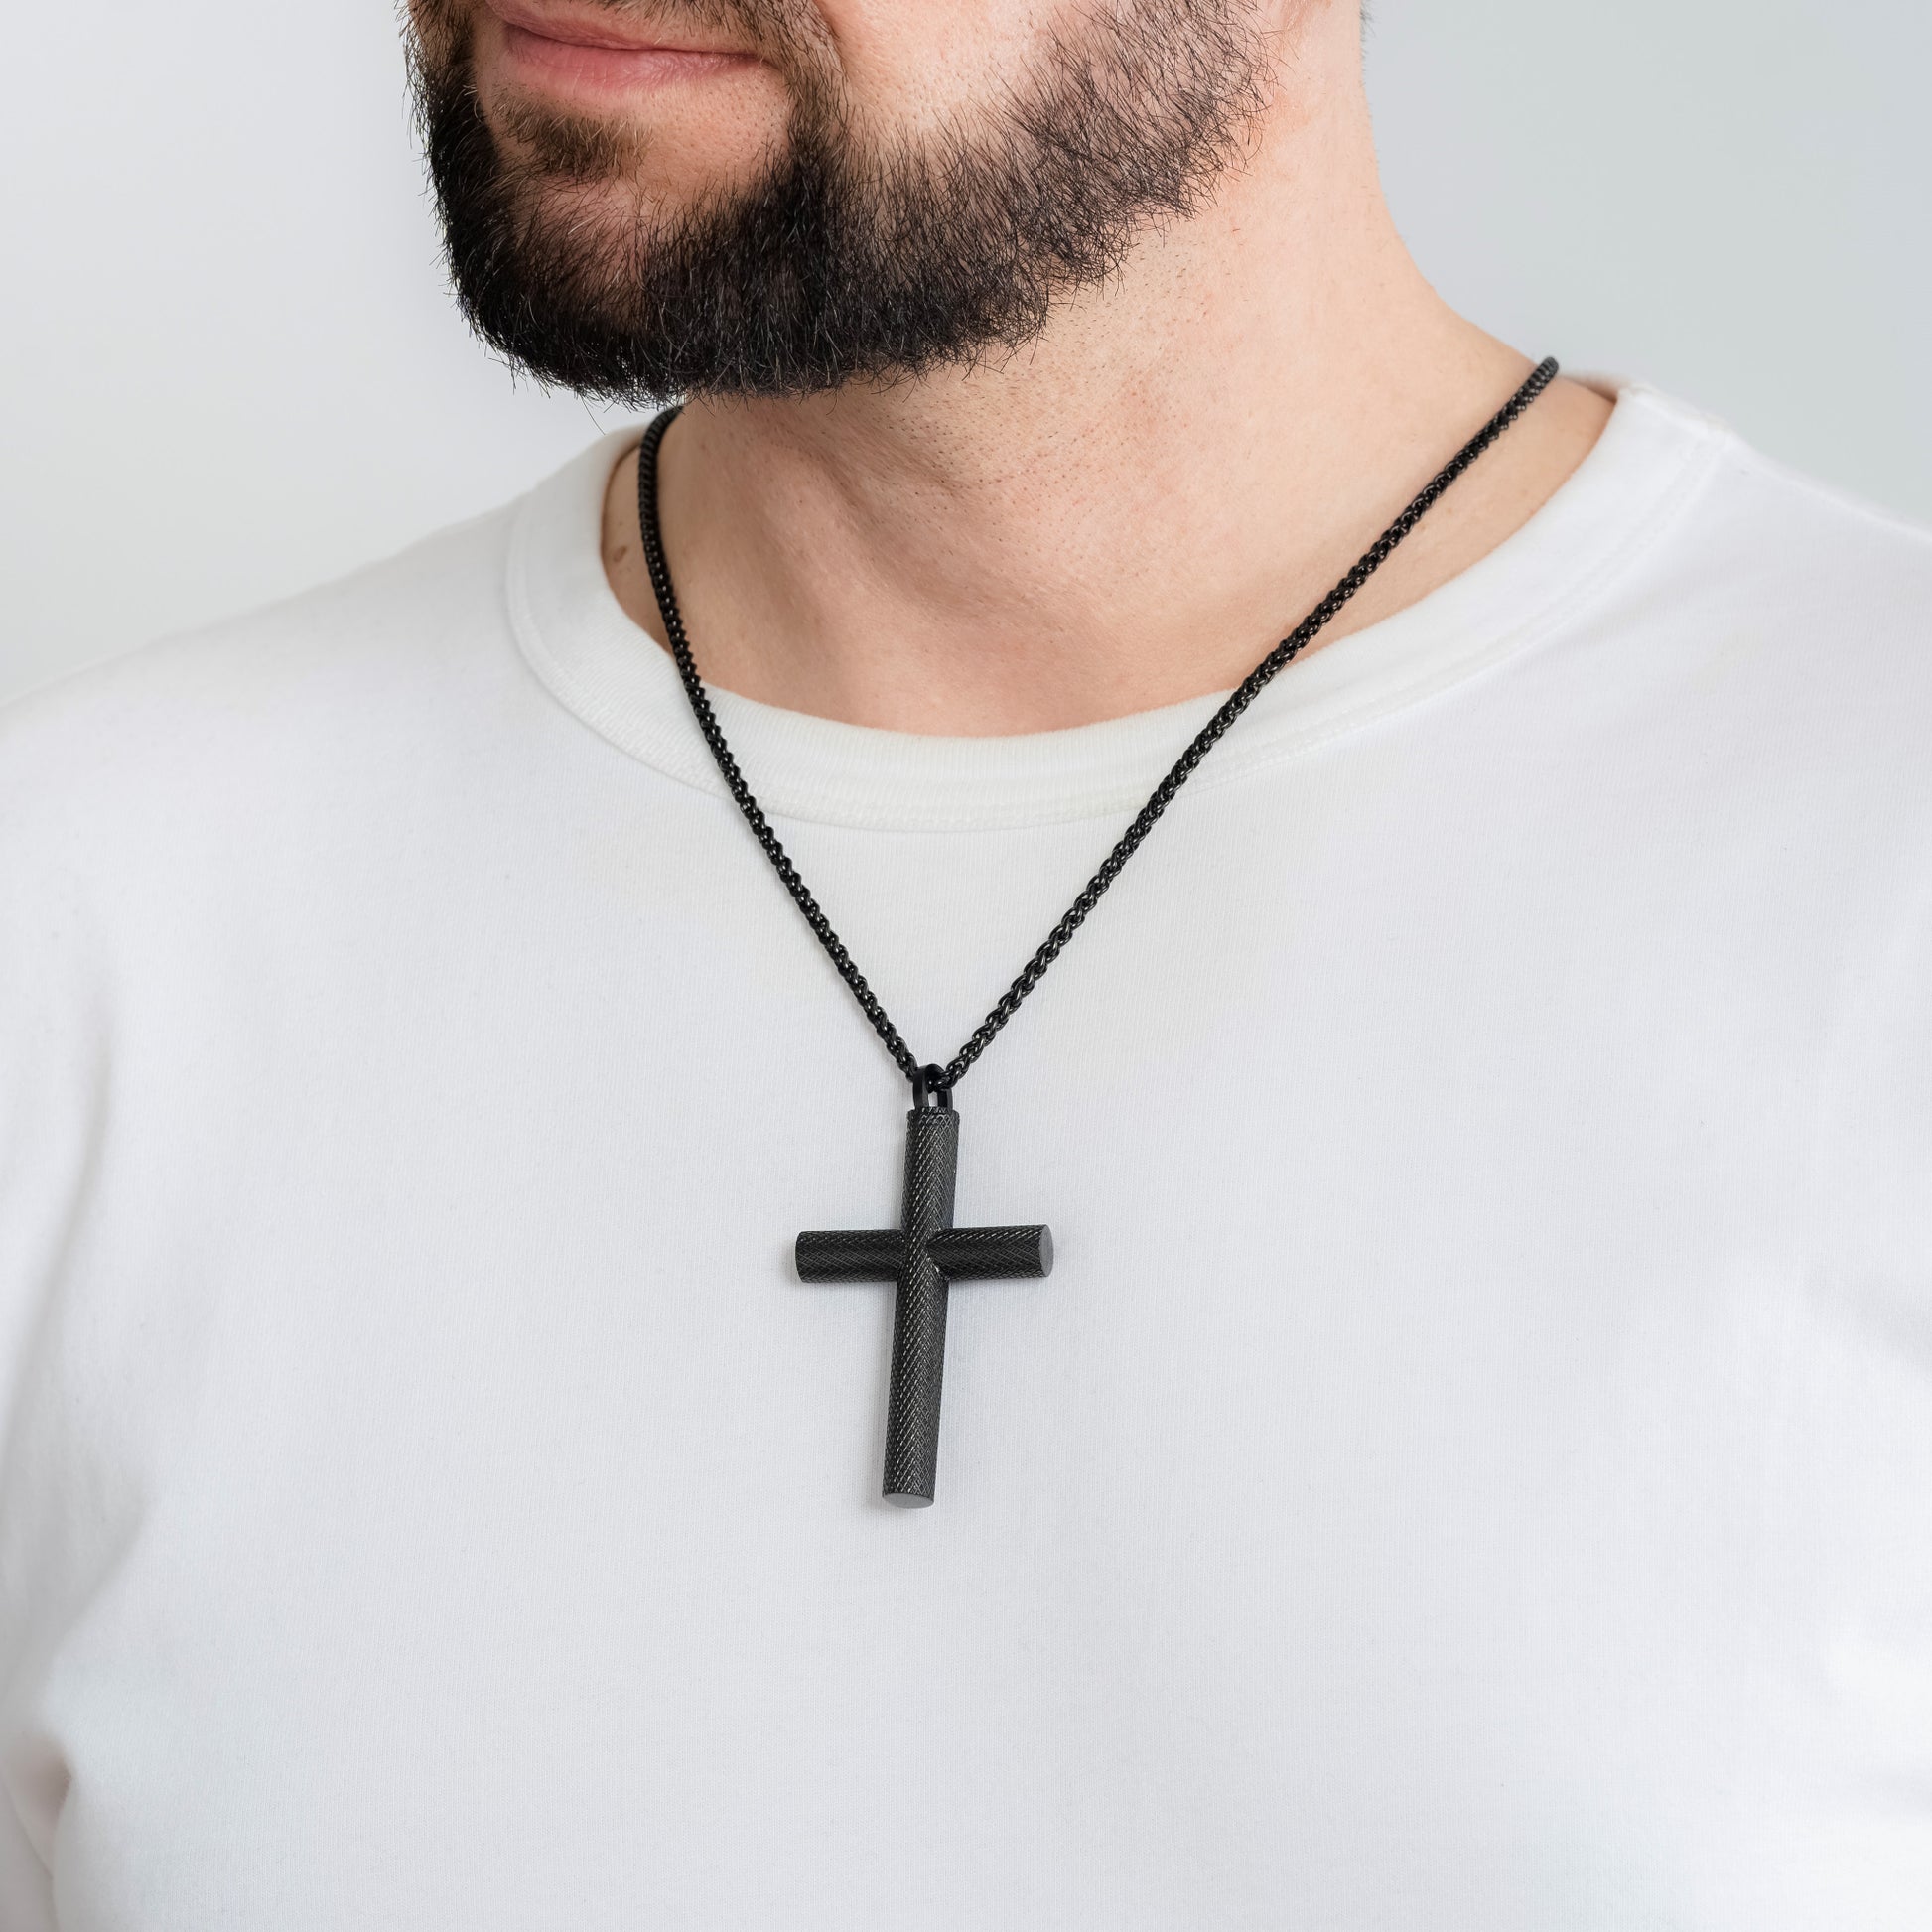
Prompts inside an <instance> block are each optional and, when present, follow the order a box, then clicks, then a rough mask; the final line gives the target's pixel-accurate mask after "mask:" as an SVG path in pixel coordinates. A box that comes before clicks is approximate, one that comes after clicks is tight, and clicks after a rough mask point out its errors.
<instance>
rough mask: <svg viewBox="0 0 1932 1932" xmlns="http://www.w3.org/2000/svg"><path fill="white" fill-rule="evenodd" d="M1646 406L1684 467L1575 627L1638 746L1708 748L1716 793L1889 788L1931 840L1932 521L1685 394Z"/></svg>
mask: <svg viewBox="0 0 1932 1932" xmlns="http://www.w3.org/2000/svg"><path fill="white" fill-rule="evenodd" d="M1628 400H1629V401H1630V403H1631V405H1632V406H1633V408H1634V410H1635V411H1636V412H1638V414H1639V416H1640V418H1641V419H1642V422H1643V434H1644V435H1645V436H1646V437H1647V438H1649V439H1651V440H1652V441H1653V443H1654V445H1655V447H1657V448H1659V449H1670V450H1672V451H1674V452H1679V453H1681V454H1682V457H1683V461H1682V462H1681V464H1679V466H1678V469H1677V472H1676V478H1677V481H1675V482H1674V483H1672V485H1671V487H1670V488H1668V489H1667V490H1660V491H1659V492H1658V502H1659V505H1660V509H1659V513H1658V515H1657V516H1656V517H1654V518H1653V519H1652V520H1651V522H1650V527H1649V529H1648V531H1647V533H1646V536H1645V539H1644V541H1643V543H1642V544H1641V546H1640V547H1638V548H1636V549H1635V550H1634V551H1633V552H1632V553H1631V554H1630V555H1629V556H1627V557H1626V558H1625V559H1624V560H1623V562H1622V565H1621V567H1620V568H1619V570H1618V571H1617V572H1616V573H1615V575H1614V576H1613V577H1612V578H1611V579H1609V580H1608V581H1606V582H1605V583H1603V584H1602V585H1601V586H1599V588H1598V590H1597V593H1596V594H1595V595H1594V596H1593V597H1592V598H1591V599H1590V600H1589V601H1588V603H1587V608H1583V609H1580V610H1579V611H1578V612H1577V613H1576V614H1575V615H1576V624H1575V628H1574V631H1573V633H1572V634H1573V636H1574V637H1575V640H1576V641H1577V642H1578V644H1579V645H1580V646H1582V647H1583V651H1584V661H1587V662H1588V663H1590V664H1592V665H1593V666H1595V667H1596V670H1597V673H1598V674H1599V676H1597V677H1594V678H1592V684H1593V685H1595V684H1599V683H1600V687H1601V688H1602V690H1603V691H1605V692H1606V693H1608V694H1610V695H1609V697H1608V698H1606V702H1613V703H1614V705H1615V706H1616V707H1617V709H1618V711H1619V715H1620V717H1621V719H1622V721H1623V728H1624V729H1626V730H1628V731H1629V732H1631V733H1633V734H1635V736H1634V737H1633V738H1632V739H1631V740H1630V741H1629V742H1630V743H1631V744H1633V745H1640V744H1643V743H1648V742H1652V741H1654V742H1655V744H1656V745H1657V746H1658V747H1659V748H1662V749H1668V750H1669V752H1670V753H1671V755H1672V756H1673V757H1674V758H1675V759H1677V760H1678V768H1679V769H1680V770H1681V771H1682V773H1683V775H1684V777H1685V778H1686V779H1687V780H1688V779H1689V778H1690V777H1691V775H1692V770H1691V768H1690V764H1689V763H1688V762H1687V761H1689V760H1708V763H1707V765H1706V770H1705V775H1706V776H1707V777H1710V778H1714V779H1722V781H1723V782H1722V784H1721V785H1718V786H1716V787H1714V788H1712V795H1713V796H1714V797H1716V796H1718V795H1719V794H1720V792H1722V793H1723V795H1725V796H1726V797H1728V798H1730V799H1731V800H1733V801H1734V802H1736V803H1738V804H1740V805H1741V804H1742V803H1743V802H1745V801H1747V800H1748V799H1751V798H1754V797H1756V796H1758V795H1760V793H1761V792H1763V791H1764V790H1765V789H1766V788H1770V789H1772V790H1777V789H1780V788H1781V789H1782V791H1783V792H1784V794H1785V795H1786V796H1792V795H1795V794H1796V793H1797V792H1799V791H1801V790H1803V789H1805V788H1807V787H1809V788H1811V789H1812V791H1813V792H1814V794H1815V797H1816V800H1817V803H1818V805H1819V808H1820V809H1821V810H1826V811H1830V810H1833V809H1842V810H1843V811H1845V812H1847V813H1850V814H1852V815H1853V816H1854V817H1855V818H1856V817H1858V816H1860V815H1863V814H1867V813H1869V812H1871V811H1873V810H1876V809H1878V808H1879V807H1881V806H1882V805H1883V804H1884V803H1885V802H1886V801H1887V800H1890V801H1891V802H1893V803H1896V804H1897V805H1898V806H1899V807H1901V808H1902V809H1903V811H1904V814H1905V817H1906V818H1907V819H1908V820H1910V821H1912V822H1913V823H1914V824H1915V825H1916V826H1918V827H1919V828H1921V829H1922V830H1924V831H1927V832H1932V760H1928V759H1927V758H1926V756H1925V746H1926V744H1927V742H1928V739H1929V738H1932V531H1928V530H1926V529H1924V528H1921V527H1919V526H1918V525H1916V524H1915V523H1913V522H1912V521H1910V520H1909V519H1907V518H1904V517H1901V516H1898V515H1895V514H1893V513H1891V512H1889V511H1887V510H1884V509H1880V508H1878V507H1876V506H1875V505H1873V504H1870V503H1867V502H1863V501H1861V500H1860V499H1859V498H1858V497H1856V496H1854V495H1852V494H1850V493H1849V492H1847V491H1844V490H1842V489H1838V488H1835V487H1833V486H1831V485H1830V484H1827V483H1821V482H1819V481H1818V480H1816V479H1814V478H1812V477H1808V476H1806V475H1804V474H1802V473H1801V472H1799V471H1797V470H1794V469H1792V468H1790V467H1789V466H1787V465H1785V464H1783V463H1780V462H1777V461H1775V460H1774V459H1772V458H1770V457H1768V456H1766V455H1764V454H1763V453H1762V452H1760V451H1758V450H1756V449H1754V448H1753V447H1752V446H1751V445H1750V444H1749V443H1747V442H1746V441H1745V440H1744V439H1743V438H1741V437H1740V436H1738V435H1737V434H1735V433H1734V432H1733V431H1732V430H1730V429H1729V428H1728V427H1726V426H1725V425H1724V424H1723V423H1721V422H1718V421H1716V420H1715V419H1713V418H1711V417H1709V416H1706V415H1704V414H1703V413H1702V412H1700V411H1698V410H1696V409H1693V408H1691V407H1689V406H1688V405H1686V404H1683V403H1680V402H1676V401H1674V400H1672V399H1670V398H1668V397H1664V396H1660V395H1658V394H1656V393H1655V392H1654V391H1649V390H1645V389H1642V388H1641V387H1633V390H1632V392H1631V393H1630V394H1629V397H1628ZM1899 829H1906V828H1904V827H1901V828H1899Z"/></svg>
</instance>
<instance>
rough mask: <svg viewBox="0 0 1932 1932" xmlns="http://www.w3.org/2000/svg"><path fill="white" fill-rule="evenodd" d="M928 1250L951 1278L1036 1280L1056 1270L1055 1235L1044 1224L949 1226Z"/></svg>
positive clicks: (927, 1245) (935, 1237)
mask: <svg viewBox="0 0 1932 1932" xmlns="http://www.w3.org/2000/svg"><path fill="white" fill-rule="evenodd" d="M925 1251H926V1253H927V1254H929V1255H930V1256H931V1257H932V1259H933V1260H934V1261H935V1262H937V1263H938V1265H939V1271H940V1273H941V1274H943V1275H944V1276H945V1278H946V1279H947V1280H948V1281H951V1282H1017V1281H1036V1280H1038V1278H1039V1277H1040V1276H1042V1275H1050V1274H1051V1273H1052V1272H1053V1237H1052V1235H1051V1234H1050V1233H1048V1232H1047V1230H1046V1229H1045V1228H1043V1227H1025V1228H949V1229H947V1230H946V1231H945V1232H944V1233H942V1234H935V1235H934V1236H933V1237H932V1239H931V1240H930V1241H928V1242H927V1243H926V1247H925Z"/></svg>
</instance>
